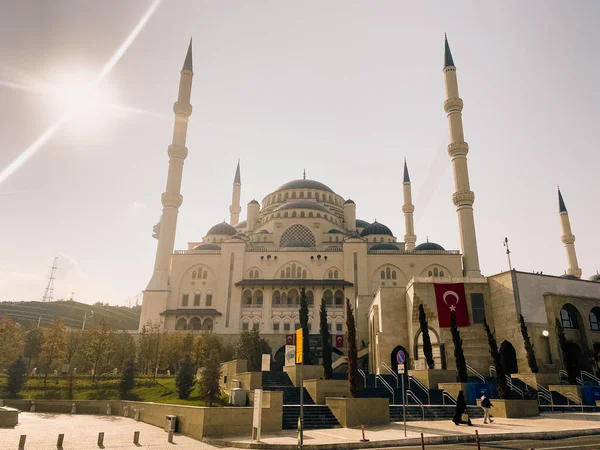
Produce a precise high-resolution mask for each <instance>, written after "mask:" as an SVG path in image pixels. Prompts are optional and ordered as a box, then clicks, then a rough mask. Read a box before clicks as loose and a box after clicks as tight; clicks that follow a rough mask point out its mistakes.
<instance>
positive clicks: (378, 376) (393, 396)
mask: <svg viewBox="0 0 600 450" xmlns="http://www.w3.org/2000/svg"><path fill="white" fill-rule="evenodd" d="M375 378H379V380H380V381H381V383H382V384H383V386H384V387H385V388H386V389H387V390H388V391H390V392H391V393H392V405H395V404H396V396H395V395H394V388H392V387H391V386H390V384H389V383H388V382H387V381H385V378H383V377H382V376H381V375H377V376H376V377H375Z"/></svg>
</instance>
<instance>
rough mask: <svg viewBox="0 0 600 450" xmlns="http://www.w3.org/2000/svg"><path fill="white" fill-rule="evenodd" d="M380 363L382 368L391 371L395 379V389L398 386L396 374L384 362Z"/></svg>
mask: <svg viewBox="0 0 600 450" xmlns="http://www.w3.org/2000/svg"><path fill="white" fill-rule="evenodd" d="M381 365H382V366H383V368H384V369H385V370H387V371H388V372H389V373H391V374H392V376H393V377H394V378H395V379H396V389H398V388H399V387H400V385H399V384H398V374H397V373H394V371H393V370H392V369H391V368H390V366H388V365H387V364H386V363H384V362H382V363H381Z"/></svg>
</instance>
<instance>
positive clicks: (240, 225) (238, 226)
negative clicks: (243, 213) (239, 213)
mask: <svg viewBox="0 0 600 450" xmlns="http://www.w3.org/2000/svg"><path fill="white" fill-rule="evenodd" d="M247 224H248V222H246V221H245V220H242V221H241V222H240V223H238V224H236V225H234V227H235V228H244V227H245V226H246V225H247Z"/></svg>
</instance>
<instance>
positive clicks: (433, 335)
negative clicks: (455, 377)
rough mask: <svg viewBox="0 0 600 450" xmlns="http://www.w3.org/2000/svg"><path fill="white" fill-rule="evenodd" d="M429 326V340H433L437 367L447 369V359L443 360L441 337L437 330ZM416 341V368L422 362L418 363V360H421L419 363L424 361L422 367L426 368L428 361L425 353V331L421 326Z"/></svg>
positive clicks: (433, 351) (432, 345)
mask: <svg viewBox="0 0 600 450" xmlns="http://www.w3.org/2000/svg"><path fill="white" fill-rule="evenodd" d="M428 328H429V340H430V341H431V350H432V353H433V362H434V364H435V369H445V368H446V367H445V361H443V360H442V352H441V346H440V337H439V335H438V333H437V331H435V329H433V328H431V327H428ZM414 343H415V345H414V348H413V356H414V358H415V369H416V368H419V367H420V364H417V361H419V363H422V367H423V368H424V369H425V368H427V362H426V360H425V355H424V353H423V333H422V332H421V329H420V328H419V330H418V331H417V334H416V336H415V340H414Z"/></svg>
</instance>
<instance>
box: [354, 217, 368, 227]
mask: <svg viewBox="0 0 600 450" xmlns="http://www.w3.org/2000/svg"><path fill="white" fill-rule="evenodd" d="M369 225H371V224H370V223H369V222H367V221H366V220H360V219H356V228H367V227H368V226H369Z"/></svg>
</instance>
